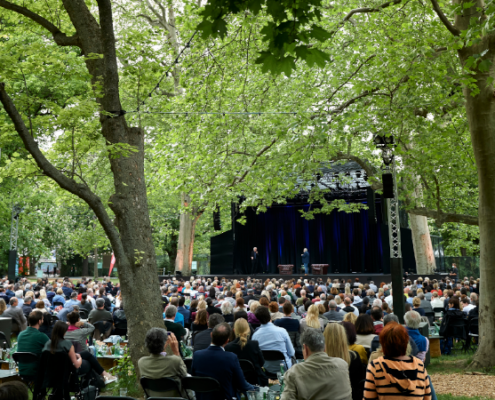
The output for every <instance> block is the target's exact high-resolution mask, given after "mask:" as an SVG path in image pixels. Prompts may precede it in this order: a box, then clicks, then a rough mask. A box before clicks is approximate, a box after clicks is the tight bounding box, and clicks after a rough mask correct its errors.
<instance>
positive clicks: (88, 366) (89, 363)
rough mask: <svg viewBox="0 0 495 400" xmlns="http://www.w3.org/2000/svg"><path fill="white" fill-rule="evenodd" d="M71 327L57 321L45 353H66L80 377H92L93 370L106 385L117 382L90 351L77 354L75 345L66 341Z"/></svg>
mask: <svg viewBox="0 0 495 400" xmlns="http://www.w3.org/2000/svg"><path fill="white" fill-rule="evenodd" d="M68 328H69V325H67V324H66V323H65V322H62V321H57V322H56V323H55V325H54V326H53V331H52V338H51V339H50V340H49V341H48V342H46V343H45V346H44V348H43V351H49V352H50V353H52V354H55V353H58V352H64V353H67V354H68V355H69V358H70V360H71V361H72V364H73V365H74V367H75V368H76V370H77V373H78V375H86V376H88V377H90V376H91V370H93V371H95V372H96V373H97V374H98V375H101V376H102V378H103V379H104V380H105V383H110V382H113V381H115V380H116V378H115V377H113V376H112V375H110V374H109V373H108V372H105V370H104V369H103V367H102V366H101V365H100V363H99V362H98V360H97V359H96V358H95V357H94V356H93V355H91V354H90V353H89V352H88V351H82V352H81V353H80V354H77V353H76V352H75V350H74V345H73V344H72V342H71V341H70V340H67V339H65V334H66V333H67V329H68Z"/></svg>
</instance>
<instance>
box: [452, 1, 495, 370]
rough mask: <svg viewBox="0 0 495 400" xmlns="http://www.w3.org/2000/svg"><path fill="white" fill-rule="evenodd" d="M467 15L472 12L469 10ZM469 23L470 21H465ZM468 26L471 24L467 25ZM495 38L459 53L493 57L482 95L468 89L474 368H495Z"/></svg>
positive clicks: (479, 78) (479, 79)
mask: <svg viewBox="0 0 495 400" xmlns="http://www.w3.org/2000/svg"><path fill="white" fill-rule="evenodd" d="M465 12H466V13H468V12H470V10H465ZM459 18H460V17H459ZM464 19H466V20H467V18H464ZM466 23H467V22H466ZM494 41H495V37H490V36H488V37H484V38H483V39H482V40H481V41H480V42H479V44H477V45H473V46H472V47H468V48H464V49H461V50H460V51H459V56H460V58H461V62H462V64H463V65H464V64H465V63H466V60H467V59H468V57H470V56H473V55H475V54H483V52H485V50H486V52H487V57H490V58H491V59H490V61H491V67H490V70H489V71H486V72H481V71H479V70H476V73H475V74H474V75H471V76H472V77H473V78H475V79H476V85H477V86H478V88H479V93H477V94H475V93H472V90H471V89H470V88H468V87H466V88H464V98H465V100H466V113H467V118H468V122H469V129H470V133H471V141H472V144H473V150H474V156H475V159H476V167H477V170H478V185H479V210H478V213H479V227H480V302H479V307H478V310H479V325H480V326H479V335H480V336H479V339H480V344H479V347H478V351H477V352H476V354H475V356H474V359H473V362H472V363H471V366H470V367H472V368H491V367H493V366H495V330H494V329H493V327H494V326H495V291H494V290H493V288H492V287H491V286H493V276H495V264H494V263H493V260H494V259H495V246H494V245H493V242H494V240H495V238H494V235H495V234H494V230H493V226H495V165H494V163H493V160H495V98H494V92H493V86H492V84H489V83H488V82H487V79H488V78H489V77H490V76H491V77H492V78H493V77H495V67H494V62H495V59H494V57H493V53H494V51H495V45H494V43H493V42H494Z"/></svg>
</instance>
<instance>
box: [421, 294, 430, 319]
mask: <svg viewBox="0 0 495 400" xmlns="http://www.w3.org/2000/svg"><path fill="white" fill-rule="evenodd" d="M418 297H419V299H420V300H421V303H420V304H419V307H420V308H422V309H423V311H424V312H425V313H426V314H428V313H431V312H433V308H431V302H430V301H428V300H426V296H425V294H424V293H419V294H418ZM432 322H433V321H432Z"/></svg>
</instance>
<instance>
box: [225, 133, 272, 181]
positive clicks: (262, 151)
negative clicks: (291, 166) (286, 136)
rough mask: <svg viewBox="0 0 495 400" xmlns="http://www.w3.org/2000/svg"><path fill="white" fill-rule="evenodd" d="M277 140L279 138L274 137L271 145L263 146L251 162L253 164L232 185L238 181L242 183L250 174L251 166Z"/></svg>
mask: <svg viewBox="0 0 495 400" xmlns="http://www.w3.org/2000/svg"><path fill="white" fill-rule="evenodd" d="M276 141H277V139H273V140H272V142H271V143H270V144H269V145H266V146H265V147H263V148H262V149H261V150H260V151H259V152H258V153H257V154H256V156H255V157H254V160H253V161H252V162H251V165H250V166H249V168H248V169H247V170H246V171H244V173H243V174H242V175H241V176H240V177H238V178H235V179H234V181H233V182H232V183H231V184H230V186H234V185H235V184H237V183H241V182H242V181H244V179H245V178H246V176H247V174H249V171H250V170H251V168H252V167H253V166H254V164H256V162H257V161H258V159H259V158H260V157H261V156H262V155H263V154H264V153H266V152H267V151H268V150H269V149H270V148H271V147H272V146H273V145H274V144H275V142H276Z"/></svg>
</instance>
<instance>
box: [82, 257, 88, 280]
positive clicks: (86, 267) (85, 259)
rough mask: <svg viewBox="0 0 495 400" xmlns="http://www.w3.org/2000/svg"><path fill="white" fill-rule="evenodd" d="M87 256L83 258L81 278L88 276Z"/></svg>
mask: <svg viewBox="0 0 495 400" xmlns="http://www.w3.org/2000/svg"><path fill="white" fill-rule="evenodd" d="M88 261H89V259H88V256H86V257H84V259H83V262H82V276H88Z"/></svg>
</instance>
